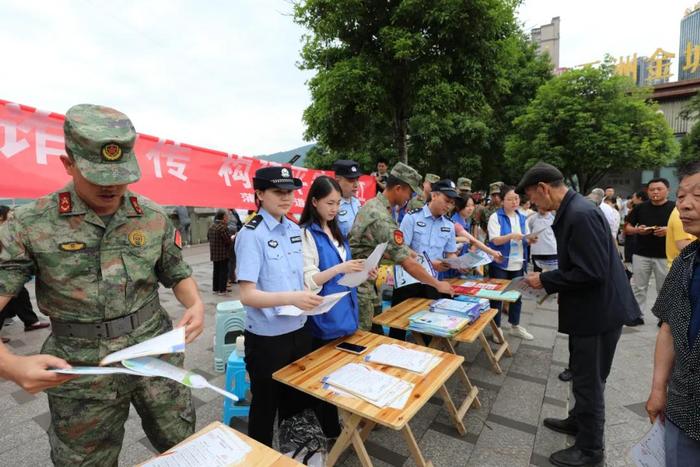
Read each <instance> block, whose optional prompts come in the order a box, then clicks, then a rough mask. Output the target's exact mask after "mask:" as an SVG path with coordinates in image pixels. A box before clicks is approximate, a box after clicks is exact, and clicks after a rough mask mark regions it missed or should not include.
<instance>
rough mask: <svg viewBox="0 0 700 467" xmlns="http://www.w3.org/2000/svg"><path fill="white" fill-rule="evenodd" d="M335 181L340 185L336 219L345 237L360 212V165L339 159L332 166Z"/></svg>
mask: <svg viewBox="0 0 700 467" xmlns="http://www.w3.org/2000/svg"><path fill="white" fill-rule="evenodd" d="M333 170H334V171H335V180H336V181H337V182H338V185H340V189H341V195H342V196H341V198H340V209H339V210H338V215H337V217H336V219H337V222H338V227H339V228H340V232H341V233H342V234H343V236H344V237H347V236H348V234H349V233H350V229H351V228H352V223H353V222H355V216H356V215H357V211H359V210H360V200H359V199H357V197H356V196H357V192H358V190H359V189H360V176H361V175H362V172H361V171H360V165H359V164H358V163H357V162H355V161H351V160H345V159H340V160H337V161H335V163H334V164H333Z"/></svg>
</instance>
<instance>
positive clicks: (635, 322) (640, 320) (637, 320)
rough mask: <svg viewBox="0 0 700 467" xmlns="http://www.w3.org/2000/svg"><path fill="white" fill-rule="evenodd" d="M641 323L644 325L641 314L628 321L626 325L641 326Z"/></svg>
mask: <svg viewBox="0 0 700 467" xmlns="http://www.w3.org/2000/svg"><path fill="white" fill-rule="evenodd" d="M642 325H644V318H642V317H641V316H640V317H639V318H636V319H634V320H632V321H630V322H629V323H626V326H630V327H633V326H642Z"/></svg>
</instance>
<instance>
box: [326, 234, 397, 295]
mask: <svg viewBox="0 0 700 467" xmlns="http://www.w3.org/2000/svg"><path fill="white" fill-rule="evenodd" d="M386 247H387V243H386V242H385V243H380V244H379V245H377V246H376V247H375V248H374V251H373V252H372V254H370V255H369V256H368V257H367V259H366V260H365V264H364V267H363V268H362V271H358V272H349V273H347V274H345V275H344V276H343V277H341V278H340V280H339V281H338V284H340V285H344V286H346V287H357V286H359V285H360V284H362V283H363V282H365V281H366V280H367V279H368V278H369V272H370V271H371V270H372V269H374V268H376V267H377V266H379V262H380V261H381V260H382V256H384V251H386Z"/></svg>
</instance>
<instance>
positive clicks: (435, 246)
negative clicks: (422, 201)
mask: <svg viewBox="0 0 700 467" xmlns="http://www.w3.org/2000/svg"><path fill="white" fill-rule="evenodd" d="M401 231H402V232H403V234H404V238H405V240H406V244H407V245H408V246H410V247H411V249H412V250H413V251H415V252H416V253H418V254H421V255H422V254H423V252H426V253H428V256H429V257H430V259H431V260H434V259H441V258H444V257H445V255H446V254H447V253H455V252H456V251H457V243H456V240H455V226H454V223H453V222H452V221H450V220H449V219H447V218H446V217H445V216H439V217H435V216H433V214H432V213H431V212H430V208H429V207H428V205H427V204H426V205H425V206H423V207H422V208H421V209H416V210H413V211H411V212H409V213H407V214H406V216H404V218H403V220H402V221H401Z"/></svg>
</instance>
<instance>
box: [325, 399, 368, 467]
mask: <svg viewBox="0 0 700 467" xmlns="http://www.w3.org/2000/svg"><path fill="white" fill-rule="evenodd" d="M338 414H339V415H340V416H341V417H342V419H343V431H342V432H341V433H340V436H338V439H337V440H336V442H335V444H334V445H333V448H332V449H331V451H330V452H329V453H328V458H327V459H326V465H327V466H329V467H332V466H333V465H335V463H336V462H338V459H339V458H340V455H341V454H342V453H343V451H345V449H346V448H347V447H348V446H349V445H350V443H352V445H353V447H354V448H355V452H356V453H357V457H358V458H359V459H360V463H361V464H362V466H363V467H371V466H372V461H371V460H370V457H369V454H367V450H366V449H365V445H364V443H363V439H362V437H361V435H360V433H359V432H358V431H357V427H358V425H359V424H360V422H361V421H362V417H360V416H359V415H355V414H352V413H350V412H347V411H345V410H343V409H340V408H339V409H338ZM369 425H371V428H374V423H373V422H370V421H368V425H365V428H364V429H363V434H364V435H365V438H366V437H367V435H369V432H370V431H371V428H370V429H369V430H367V433H366V434H365V433H364V431H365V429H366V428H367V427H368V426H369Z"/></svg>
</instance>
